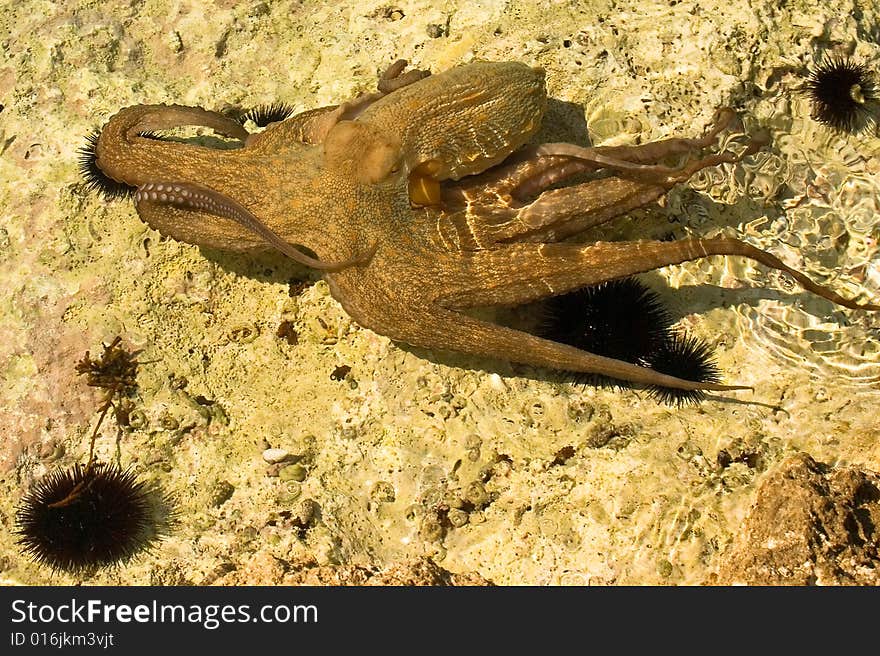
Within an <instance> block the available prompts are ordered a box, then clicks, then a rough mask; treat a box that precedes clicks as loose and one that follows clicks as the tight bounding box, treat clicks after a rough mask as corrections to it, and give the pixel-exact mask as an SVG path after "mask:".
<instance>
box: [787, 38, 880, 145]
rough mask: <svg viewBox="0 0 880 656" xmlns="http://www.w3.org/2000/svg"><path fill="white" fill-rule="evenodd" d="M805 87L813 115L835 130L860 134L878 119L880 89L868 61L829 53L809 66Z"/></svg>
mask: <svg viewBox="0 0 880 656" xmlns="http://www.w3.org/2000/svg"><path fill="white" fill-rule="evenodd" d="M803 91H804V92H805V93H806V94H807V96H809V98H810V101H811V103H812V108H813V110H812V115H813V118H814V119H815V120H817V121H819V122H820V123H823V124H824V125H827V126H829V127H831V128H834V129H835V130H841V131H843V132H848V133H850V134H858V133H859V132H862V131H863V130H866V129H867V128H868V127H869V126H870V125H871V124H872V123H875V122H876V120H877V119H876V117H875V111H876V109H877V107H876V103H877V101H878V99H880V89H878V86H877V84H876V83H875V81H874V77H873V75H872V73H871V71H870V69H869V68H868V66H867V65H866V64H863V63H858V62H856V61H854V60H853V59H850V58H847V57H842V56H840V55H826V56H825V57H824V58H823V59H822V61H821V62H820V63H819V64H818V65H817V66H816V67H815V68H813V69H811V70H810V72H809V75H808V77H807V80H806V82H805V83H804V86H803Z"/></svg>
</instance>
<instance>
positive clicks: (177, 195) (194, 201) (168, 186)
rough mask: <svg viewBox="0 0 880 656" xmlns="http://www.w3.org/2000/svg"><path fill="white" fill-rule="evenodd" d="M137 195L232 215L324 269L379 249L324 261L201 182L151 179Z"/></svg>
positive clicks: (349, 262)
mask: <svg viewBox="0 0 880 656" xmlns="http://www.w3.org/2000/svg"><path fill="white" fill-rule="evenodd" d="M134 199H135V204H136V205H137V206H140V204H141V203H160V204H164V205H170V206H172V207H178V208H181V209H186V210H193V211H196V212H207V213H208V214H213V215H214V216H219V217H222V218H225V219H230V220H232V221H235V222H236V223H238V224H239V225H241V226H243V227H244V228H247V229H248V230H250V231H251V232H253V233H254V234H256V235H258V236H260V237H262V238H263V239H264V240H265V241H266V242H267V243H268V244H270V245H271V246H272V247H274V248H275V249H277V250H278V251H280V252H281V253H283V254H284V255H286V256H287V257H289V258H290V259H292V260H294V261H295V262H299V263H300V264H303V265H305V266H309V267H312V268H313V269H318V270H321V271H340V270H341V269H345V268H348V267H350V266H356V265H359V264H364V263H365V262H367V261H369V259H370V258H371V257H372V256H373V254H374V253H375V252H376V246H373V247H372V248H371V249H369V250H368V251H367V252H366V253H361V254H359V255H356V256H354V257H351V258H349V259H347V260H338V261H330V262H323V261H321V260H318V259H316V258H313V257H311V256H309V255H306V254H305V253H303V252H302V251H300V250H299V249H297V248H296V247H295V246H293V245H291V244H289V243H288V242H286V241H285V240H284V239H282V238H281V237H280V236H279V235H278V234H276V233H275V232H273V231H272V230H271V229H270V228H269V227H268V226H267V225H266V224H265V223H263V222H262V221H260V219H258V218H257V217H256V216H254V214H253V213H252V212H251V211H250V210H248V209H247V208H246V207H245V206H244V205H242V204H241V203H239V202H237V201H236V200H234V199H232V198H230V197H229V196H225V195H224V194H221V193H219V192H217V191H215V190H213V189H209V188H208V187H204V186H202V185H195V184H191V183H182V182H157V183H152V182H151V183H148V184H145V185H141V186H140V187H139V188H138V190H137V192H136V193H135V197H134ZM139 209H140V208H139Z"/></svg>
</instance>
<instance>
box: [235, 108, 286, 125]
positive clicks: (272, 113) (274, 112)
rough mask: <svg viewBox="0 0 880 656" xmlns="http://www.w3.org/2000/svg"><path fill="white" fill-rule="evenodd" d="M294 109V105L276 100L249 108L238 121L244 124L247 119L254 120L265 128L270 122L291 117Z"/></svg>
mask: <svg viewBox="0 0 880 656" xmlns="http://www.w3.org/2000/svg"><path fill="white" fill-rule="evenodd" d="M294 111H295V110H294V109H293V107H291V106H290V105H288V104H287V103H285V102H274V103H271V104H268V105H259V106H258V107H254V108H253V109H249V110H248V111H246V112H244V113H243V114H242V115H241V116H239V117H238V122H239V123H241V124H242V125H244V124H245V122H247V121H253V122H254V123H256V124H257V125H258V126H260V127H261V128H263V127H266V126H267V125H269V124H270V123H278V122H279V121H283V120H285V119H288V118H290V117H291V116H293V114H294Z"/></svg>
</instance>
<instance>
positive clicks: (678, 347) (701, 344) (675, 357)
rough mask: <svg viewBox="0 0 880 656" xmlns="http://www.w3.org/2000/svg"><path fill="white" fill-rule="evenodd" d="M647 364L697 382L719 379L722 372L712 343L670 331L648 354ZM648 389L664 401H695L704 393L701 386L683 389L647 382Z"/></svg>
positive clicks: (676, 403) (674, 402)
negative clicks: (660, 344)
mask: <svg viewBox="0 0 880 656" xmlns="http://www.w3.org/2000/svg"><path fill="white" fill-rule="evenodd" d="M646 364H647V365H648V366H649V367H651V368H652V369H654V370H655V371H659V372H660V373H664V374H669V375H670V376H675V377H677V378H683V379H685V380H693V381H695V382H698V383H720V382H721V372H720V371H719V370H718V365H717V363H716V362H715V358H714V354H713V352H712V347H711V346H709V344H707V343H706V342H705V341H703V340H701V339H699V338H697V337H692V336H690V335H686V334H682V333H672V334H671V335H670V336H669V339H667V340H666V341H665V342H664V343H663V344H662V346H660V347H659V348H657V349H655V350H654V351H652V352H651V354H650V355H649V356H648V358H647V361H646ZM648 393H649V394H650V395H651V396H652V397H653V398H655V399H657V400H658V401H660V402H661V403H665V404H667V405H677V406H683V405H690V404H697V403H699V402H700V401H702V400H703V399H704V398H705V397H706V393H705V391H703V390H683V389H673V388H670V387H659V386H653V385H652V386H650V387H649V388H648Z"/></svg>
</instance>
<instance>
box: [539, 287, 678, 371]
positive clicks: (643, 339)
mask: <svg viewBox="0 0 880 656" xmlns="http://www.w3.org/2000/svg"><path fill="white" fill-rule="evenodd" d="M546 312H547V318H546V319H545V321H544V324H543V326H542V327H541V329H540V332H541V335H542V336H543V337H546V338H547V339H552V340H553V341H556V342H562V343H563V344H568V345H570V346H576V347H577V348H580V349H583V350H585V351H590V352H591V353H597V354H599V355H604V356H606V357H609V358H616V359H618V360H626V361H627V362H639V361H640V360H641V359H642V358H643V357H644V356H645V355H647V354H648V353H650V352H651V351H653V350H654V349H655V348H656V347H657V346H658V345H660V344H661V343H662V342H663V341H664V340H665V339H666V331H667V329H668V327H669V324H670V318H669V314H668V313H667V311H666V308H664V307H663V304H662V303H661V302H660V298H659V297H658V296H657V294H655V293H654V292H653V291H651V290H650V289H648V287H646V286H645V285H643V284H642V283H641V282H639V281H638V280H637V279H636V278H624V279H622V280H613V281H611V282H606V283H602V284H601V285H596V286H594V287H586V288H584V289H580V290H578V291H575V292H571V293H569V294H563V295H562V296H557V297H555V298H552V299H550V300H549V301H548V303H547V306H546Z"/></svg>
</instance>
